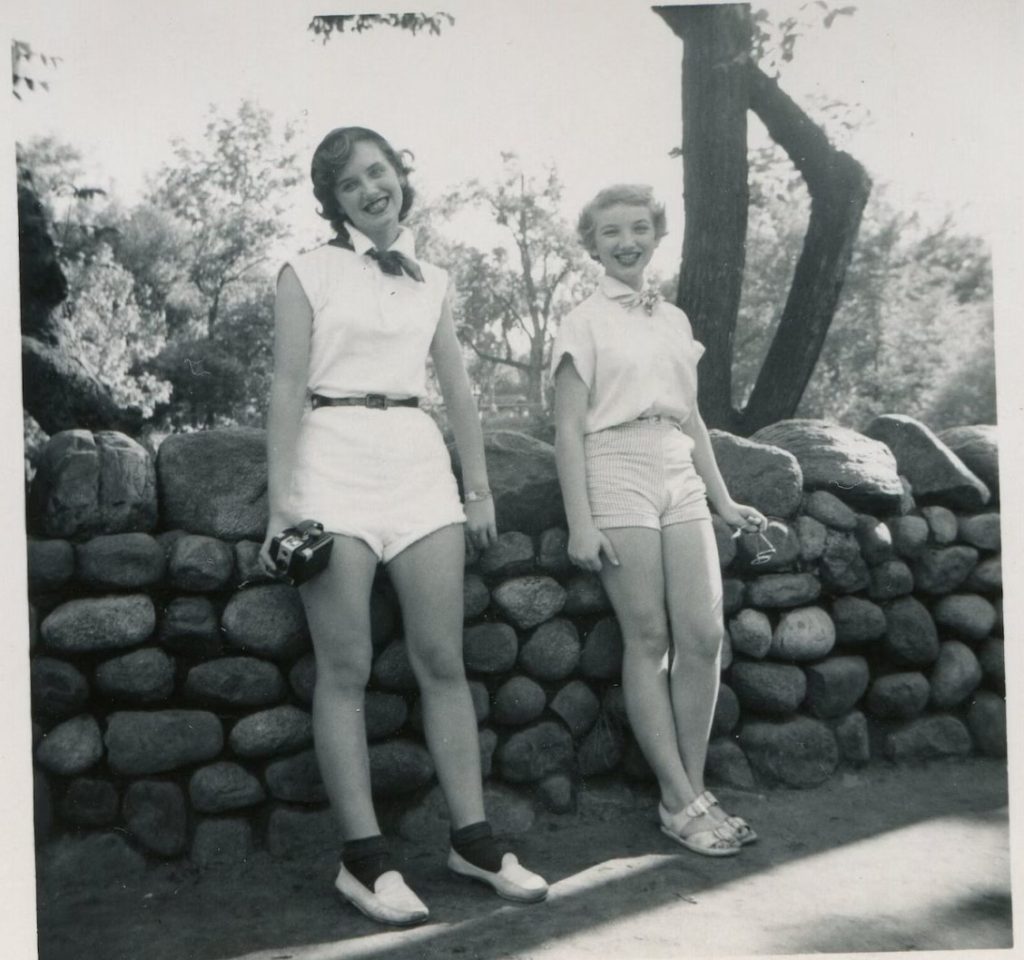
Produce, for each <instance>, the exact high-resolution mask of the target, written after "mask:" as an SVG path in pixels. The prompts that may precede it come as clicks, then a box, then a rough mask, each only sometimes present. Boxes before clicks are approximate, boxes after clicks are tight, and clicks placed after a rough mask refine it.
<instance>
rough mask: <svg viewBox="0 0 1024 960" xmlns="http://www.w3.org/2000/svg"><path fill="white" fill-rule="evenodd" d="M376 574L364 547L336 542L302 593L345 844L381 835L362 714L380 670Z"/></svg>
mask: <svg viewBox="0 0 1024 960" xmlns="http://www.w3.org/2000/svg"><path fill="white" fill-rule="evenodd" d="M376 567H377V557H376V554H374V553H373V551H372V550H371V549H370V548H369V547H368V546H367V545H366V544H365V543H363V542H362V541H361V540H357V539H355V538H353V537H344V536H340V535H337V534H336V535H335V537H334V547H333V550H332V552H331V562H330V565H329V566H328V568H327V569H326V570H325V571H324V572H323V573H322V574H320V575H319V576H317V577H314V578H313V579H312V580H310V581H309V582H308V583H305V584H303V585H302V587H300V590H299V592H300V594H301V596H302V602H303V605H304V606H305V608H306V620H307V622H308V623H309V629H310V633H311V634H312V637H313V650H314V653H315V656H316V690H315V692H314V694H313V739H314V743H315V746H316V755H317V761H318V762H319V765H320V775H321V777H322V778H323V781H324V786H325V787H326V789H327V796H328V797H329V799H330V801H331V809H332V810H333V811H334V814H335V816H336V817H337V820H338V823H339V825H340V826H341V834H342V837H343V838H344V839H346V840H358V839H360V838H362V837H372V836H376V835H377V834H379V833H380V827H379V825H378V823H377V815H376V814H375V813H374V809H373V799H372V796H371V793H370V760H369V754H368V752H367V746H366V720H365V714H364V712H363V707H364V703H365V699H366V684H367V682H368V681H369V679H370V667H371V665H372V662H373V650H372V646H371V643H370V587H371V586H372V584H373V576H374V573H375V571H376Z"/></svg>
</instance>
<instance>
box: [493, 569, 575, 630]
mask: <svg viewBox="0 0 1024 960" xmlns="http://www.w3.org/2000/svg"><path fill="white" fill-rule="evenodd" d="M492 597H493V599H494V603H495V605H496V606H497V607H498V609H499V610H500V611H501V612H502V613H503V614H504V615H505V616H506V617H508V619H509V620H511V621H512V623H513V625H514V626H516V627H518V628H519V629H520V630H529V629H530V628H531V627H536V626H537V625H538V624H541V623H543V622H544V621H545V620H550V619H551V618H552V617H553V616H555V615H556V614H557V613H559V612H560V611H561V609H562V607H563V606H565V590H563V589H562V587H561V586H559V584H558V583H557V581H555V580H552V579H551V577H514V578H513V579H511V580H506V581H505V582H504V583H502V584H501V585H500V586H498V587H497V588H496V589H495V590H494V592H493V593H492Z"/></svg>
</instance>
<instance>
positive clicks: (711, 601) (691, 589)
mask: <svg viewBox="0 0 1024 960" xmlns="http://www.w3.org/2000/svg"><path fill="white" fill-rule="evenodd" d="M661 542H662V553H663V557H664V569H665V581H666V599H667V603H668V614H669V622H670V623H671V624H672V637H673V640H674V644H673V658H672V669H671V673H670V676H671V688H672V709H673V713H674V715H675V726H676V735H677V737H678V740H679V752H680V754H681V755H682V758H683V765H684V767H685V768H686V774H687V777H688V778H689V781H690V783H691V784H692V786H693V789H694V791H696V792H697V793H703V792H704V764H705V761H706V759H707V752H708V738H709V737H710V735H711V721H712V720H713V718H714V713H715V701H716V700H717V699H718V688H719V683H720V674H721V660H722V638H723V633H724V627H723V624H722V576H721V572H720V570H719V566H718V551H717V549H716V547H715V535H714V532H713V531H712V527H711V524H710V523H709V522H707V521H703V520H697V521H691V522H689V523H677V524H673V525H671V526H669V527H666V528H665V529H664V530H662V539H661ZM723 818H724V815H723ZM716 819H718V817H717V816H716Z"/></svg>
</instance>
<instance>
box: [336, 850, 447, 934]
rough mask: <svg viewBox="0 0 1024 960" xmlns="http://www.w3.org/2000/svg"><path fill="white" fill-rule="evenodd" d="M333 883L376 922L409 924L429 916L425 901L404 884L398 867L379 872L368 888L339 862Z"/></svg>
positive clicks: (350, 901) (407, 925)
mask: <svg viewBox="0 0 1024 960" xmlns="http://www.w3.org/2000/svg"><path fill="white" fill-rule="evenodd" d="M334 886H335V887H336V888H337V890H338V893H340V894H341V895H342V896H343V897H344V898H345V899H346V900H347V901H348V902H349V903H351V904H352V906H353V907H355V908H356V909H357V910H359V911H360V912H361V913H364V914H366V916H368V917H369V918H370V919H371V920H376V921H378V922H379V923H389V924H391V925H392V926H395V927H411V926H412V925H413V924H415V923H422V922H423V921H424V920H426V919H427V917H428V916H430V911H429V910H428V909H427V907H426V905H425V904H424V903H423V901H422V900H420V898H419V897H417V896H416V894H415V893H413V892H412V890H410V889H409V888H408V887H407V886H406V884H405V881H404V880H403V879H402V875H401V874H400V873H399V872H398V871H397V870H388V871H387V872H386V873H382V874H381V875H380V876H379V877H377V879H376V881H374V884H373V889H372V890H370V889H369V888H368V887H366V886H364V885H363V884H362V883H360V882H359V881H358V880H357V879H356V878H355V877H354V876H352V874H351V873H349V872H348V870H346V869H345V865H344V864H342V865H341V869H340V870H339V871H338V877H337V879H336V880H335V881H334Z"/></svg>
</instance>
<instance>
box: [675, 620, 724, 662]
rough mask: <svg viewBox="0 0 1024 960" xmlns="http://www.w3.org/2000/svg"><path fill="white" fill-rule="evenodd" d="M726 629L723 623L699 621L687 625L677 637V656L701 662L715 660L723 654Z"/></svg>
mask: <svg viewBox="0 0 1024 960" xmlns="http://www.w3.org/2000/svg"><path fill="white" fill-rule="evenodd" d="M724 640H725V627H724V626H723V624H722V622H721V621H712V620H706V621H699V622H696V623H690V624H687V625H686V626H685V627H684V628H683V629H682V630H680V631H679V636H677V637H676V643H675V647H676V655H677V656H683V657H686V656H690V657H695V658H697V659H700V660H715V659H717V658H718V657H719V656H721V653H722V643H723V642H724Z"/></svg>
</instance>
